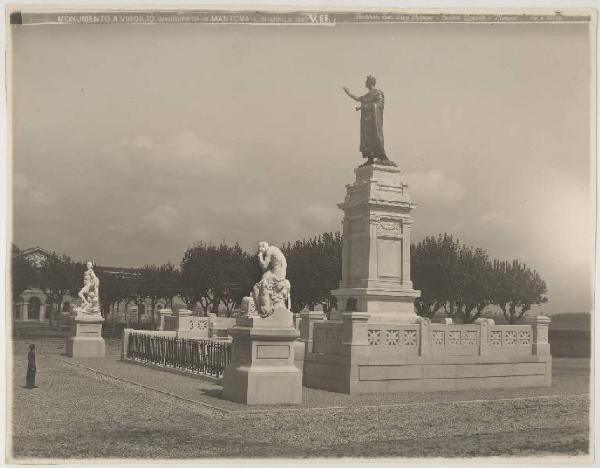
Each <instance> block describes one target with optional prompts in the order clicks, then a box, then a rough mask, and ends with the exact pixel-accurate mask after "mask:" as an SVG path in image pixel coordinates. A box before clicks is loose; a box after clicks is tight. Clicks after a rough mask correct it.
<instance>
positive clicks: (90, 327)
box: [65, 315, 106, 358]
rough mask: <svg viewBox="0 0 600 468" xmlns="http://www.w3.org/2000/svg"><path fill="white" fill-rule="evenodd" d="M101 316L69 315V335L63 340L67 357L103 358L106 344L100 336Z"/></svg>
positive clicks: (102, 320) (102, 319)
mask: <svg viewBox="0 0 600 468" xmlns="http://www.w3.org/2000/svg"><path fill="white" fill-rule="evenodd" d="M103 322H104V318H102V316H100V315H98V316H89V317H88V316H81V315H76V316H74V317H71V335H70V336H69V337H68V338H67V339H66V340H65V348H66V352H67V356H68V357H81V358H103V357H104V356H105V355H106V346H105V343H104V338H102V323H103Z"/></svg>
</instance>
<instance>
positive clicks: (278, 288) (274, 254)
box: [246, 242, 291, 318]
mask: <svg viewBox="0 0 600 468" xmlns="http://www.w3.org/2000/svg"><path fill="white" fill-rule="evenodd" d="M257 256H258V261H259V263H260V266H261V267H262V270H263V272H264V273H263V276H262V278H261V280H260V281H259V282H258V283H256V284H255V285H254V288H253V289H252V293H251V294H252V295H251V297H252V299H253V302H254V307H255V309H256V312H257V313H258V315H259V316H260V317H263V318H264V317H269V316H270V315H273V312H274V311H275V307H276V306H278V305H284V307H287V309H288V310H289V307H290V305H291V304H290V300H291V299H290V289H291V285H290V282H289V281H288V280H287V279H286V278H285V275H286V270H287V261H286V260H285V256H284V255H283V252H282V251H281V250H280V249H278V248H277V247H275V246H272V245H269V244H268V243H267V242H260V243H259V244H258V254H257ZM286 302H287V305H286ZM252 309H253V307H252V306H251V305H246V312H247V313H248V315H250V313H251V312H253V310H252Z"/></svg>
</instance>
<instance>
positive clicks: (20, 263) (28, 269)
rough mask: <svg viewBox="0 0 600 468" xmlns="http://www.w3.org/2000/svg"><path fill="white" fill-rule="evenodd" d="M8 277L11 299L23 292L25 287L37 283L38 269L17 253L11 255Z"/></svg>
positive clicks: (33, 285)
mask: <svg viewBox="0 0 600 468" xmlns="http://www.w3.org/2000/svg"><path fill="white" fill-rule="evenodd" d="M10 279H11V291H12V299H13V301H15V300H16V299H17V297H19V296H20V295H21V294H23V292H24V291H25V290H26V289H27V288H30V287H35V286H37V285H38V284H39V275H38V271H37V270H36V268H35V267H34V266H33V265H32V264H31V263H29V262H28V261H27V259H25V258H24V257H22V256H21V255H19V254H17V255H15V256H13V257H12V262H11V277H10Z"/></svg>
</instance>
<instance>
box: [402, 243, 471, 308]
mask: <svg viewBox="0 0 600 468" xmlns="http://www.w3.org/2000/svg"><path fill="white" fill-rule="evenodd" d="M410 253H411V278H412V280H413V283H414V287H415V289H419V290H421V297H419V298H417V299H416V300H415V310H416V313H417V315H420V316H421V317H427V318H430V319H432V318H433V317H434V316H435V314H436V313H437V312H438V311H439V310H440V309H442V308H443V307H445V306H446V304H447V303H448V302H449V301H451V300H452V298H453V293H454V289H455V285H456V284H457V281H458V274H459V255H460V242H459V241H458V240H455V239H454V238H453V237H452V236H451V235H448V234H446V233H444V234H443V235H442V234H440V235H438V237H437V238H435V237H426V238H425V239H423V240H422V241H421V242H419V243H418V244H417V245H412V246H411V252H410Z"/></svg>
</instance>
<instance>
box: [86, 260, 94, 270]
mask: <svg viewBox="0 0 600 468" xmlns="http://www.w3.org/2000/svg"><path fill="white" fill-rule="evenodd" d="M85 265H86V266H87V269H88V270H91V269H92V268H94V262H92V261H91V260H88V261H87V263H86V264H85Z"/></svg>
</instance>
